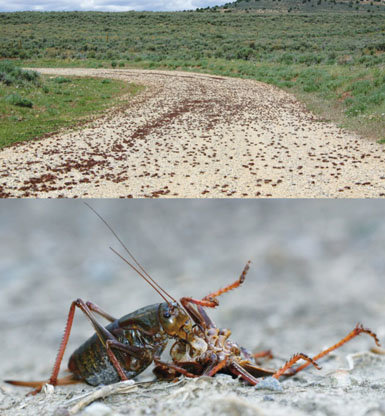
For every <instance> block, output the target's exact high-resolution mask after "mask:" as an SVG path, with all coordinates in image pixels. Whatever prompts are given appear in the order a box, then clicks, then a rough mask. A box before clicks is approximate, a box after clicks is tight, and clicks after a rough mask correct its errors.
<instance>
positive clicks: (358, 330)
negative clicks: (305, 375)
mask: <svg viewBox="0 0 385 416" xmlns="http://www.w3.org/2000/svg"><path fill="white" fill-rule="evenodd" d="M360 334H368V335H370V336H371V337H372V338H373V339H374V342H375V343H376V345H377V346H380V341H379V340H378V338H377V335H376V334H375V333H374V332H373V331H371V330H370V329H367V328H364V327H363V326H362V324H357V325H356V327H355V328H354V329H353V331H351V332H349V334H348V335H346V337H345V338H342V339H341V341H338V342H337V343H336V344H334V345H333V346H331V347H330V348H327V349H326V350H324V351H321V352H320V353H319V354H317V355H315V356H314V357H313V360H319V359H320V358H322V357H325V355H327V354H329V353H331V352H332V351H334V350H336V349H337V348H340V347H342V345H344V344H346V343H347V342H348V341H350V340H351V339H353V338H355V337H357V336H358V335H360ZM309 365H310V363H305V364H302V365H300V366H299V367H297V368H292V369H291V370H290V371H289V372H288V374H285V375H289V376H291V375H294V374H297V373H298V372H299V371H302V370H304V369H305V368H306V367H308V366H309Z"/></svg>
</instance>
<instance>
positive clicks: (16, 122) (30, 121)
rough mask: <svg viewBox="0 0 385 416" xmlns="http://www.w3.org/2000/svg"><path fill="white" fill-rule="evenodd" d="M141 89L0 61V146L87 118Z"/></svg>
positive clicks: (130, 85) (117, 82) (49, 131)
mask: <svg viewBox="0 0 385 416" xmlns="http://www.w3.org/2000/svg"><path fill="white" fill-rule="evenodd" d="M140 88H141V87H138V86H137V85H134V84H127V83H126V82H121V81H115V80H109V79H93V78H73V77H71V78H67V77H52V76H40V75H39V74H38V73H37V72H35V71H25V70H22V69H21V68H19V67H17V66H15V65H14V63H12V62H9V61H0V148H2V147H4V146H8V145H10V144H13V143H15V142H20V141H23V140H28V139H33V138H38V137H41V136H43V135H45V134H48V133H52V132H55V131H57V130H58V129H60V128H61V127H64V126H74V125H76V124H78V123H81V122H84V121H87V120H89V119H90V117H91V116H94V115H95V114H97V113H98V112H100V111H101V110H103V109H104V108H106V107H110V106H112V105H114V104H119V102H118V99H119V97H121V96H122V95H124V94H131V95H134V94H136V93H137V92H138V91H139V89H140ZM122 103H123V102H122ZM122 103H120V105H122Z"/></svg>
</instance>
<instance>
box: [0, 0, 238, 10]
mask: <svg viewBox="0 0 385 416" xmlns="http://www.w3.org/2000/svg"><path fill="white" fill-rule="evenodd" d="M227 1H230V0H227ZM227 1H221V0H13V1H12V0H11V1H9V0H0V11H2V12H15V11H23V10H24V11H25V10H35V11H62V10H63V11H68V10H83V11H85V10H87V11H109V12H126V11H131V10H137V11H143V10H148V11H176V10H190V9H196V8H198V7H208V6H216V5H220V4H224V3H226V2H227Z"/></svg>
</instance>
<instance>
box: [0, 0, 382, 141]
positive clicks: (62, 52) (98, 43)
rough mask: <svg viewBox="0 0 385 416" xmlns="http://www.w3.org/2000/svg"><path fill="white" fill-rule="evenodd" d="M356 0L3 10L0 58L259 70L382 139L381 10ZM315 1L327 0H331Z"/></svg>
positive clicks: (253, 74) (324, 112)
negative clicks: (290, 8) (286, 7)
mask: <svg viewBox="0 0 385 416" xmlns="http://www.w3.org/2000/svg"><path fill="white" fill-rule="evenodd" d="M288 1H289V0H288ZM290 1H292V0H290ZM293 1H294V0H293ZM295 1H297V0H295ZM301 1H302V0H301ZM260 2H261V3H260ZM263 2H270V3H272V0H258V1H254V0H250V1H249V2H238V6H240V7H241V8H244V6H245V4H246V3H247V7H248V8H251V6H252V5H254V6H255V7H259V6H258V4H262V3H263ZM277 2H278V0H276V1H275V3H276V4H277ZM282 2H283V0H281V3H282ZM311 2H313V3H314V0H311V1H310V2H309V1H307V3H306V4H305V5H306V7H311ZM297 3H298V1H297ZM317 3H318V0H317ZM361 3H362V4H361ZM361 3H360V4H359V9H360V10H358V11H357V10H356V9H355V8H351V7H349V6H347V4H348V3H347V2H346V3H345V4H344V5H337V6H338V7H337V6H336V7H337V8H345V9H347V11H342V12H341V11H338V12H336V11H321V12H317V13H314V12H312V13H310V12H308V11H306V12H303V11H299V12H298V11H297V12H293V13H289V14H288V13H287V11H281V12H279V11H275V12H272V13H268V12H266V11H264V12H263V13H261V11H253V10H245V9H243V10H241V11H237V10H235V9H234V10H233V11H232V12H226V13H225V12H220V11H215V10H210V11H203V12H178V13H147V12H146V13H141V12H128V13H94V12H85V13H80V12H69V13H60V12H50V13H37V12H23V13H0V57H1V56H3V57H8V58H12V59H14V60H16V61H17V62H18V63H19V64H20V65H23V66H27V67H33V66H37V67H38V66H47V67H77V66H81V67H92V68H102V67H104V68H124V67H126V68H128V67H130V68H149V69H153V68H164V69H170V70H173V69H183V70H188V71H198V72H208V73H214V74H218V75H228V76H236V77H244V78H251V79H256V80H260V81H263V82H267V83H270V84H273V85H276V86H278V87H280V88H284V89H286V90H288V91H289V92H292V93H294V94H295V95H296V96H297V97H298V98H300V99H301V100H302V101H304V102H305V103H306V104H307V105H308V106H309V108H311V109H313V110H314V111H316V112H317V113H318V114H320V115H321V116H322V117H324V118H327V119H330V120H334V121H336V122H337V123H339V124H340V125H343V126H344V127H347V128H350V129H354V130H356V131H358V132H360V133H362V134H363V135H366V136H371V137H373V138H376V139H377V140H382V139H384V136H385V116H384V114H385V90H384V85H385V13H384V12H383V10H384V7H382V6H381V8H380V9H378V8H377V6H378V4H377V3H378V2H374V3H373V4H374V6H371V4H370V3H365V2H361ZM282 4H283V3H282ZM309 5H310V6H309ZM321 5H322V7H323V8H326V9H333V8H334V1H331V2H325V1H324V0H322V3H321V4H320V5H319V7H321ZM354 5H355V3H354ZM254 6H253V7H254ZM346 6H347V7H346ZM229 7H230V6H229ZM317 7H318V5H317ZM317 7H316V9H317V10H318V8H317ZM365 8H366V9H367V10H369V12H367V11H366V9H365ZM361 9H362V10H361ZM364 9H365V10H364ZM186 29H187V30H186Z"/></svg>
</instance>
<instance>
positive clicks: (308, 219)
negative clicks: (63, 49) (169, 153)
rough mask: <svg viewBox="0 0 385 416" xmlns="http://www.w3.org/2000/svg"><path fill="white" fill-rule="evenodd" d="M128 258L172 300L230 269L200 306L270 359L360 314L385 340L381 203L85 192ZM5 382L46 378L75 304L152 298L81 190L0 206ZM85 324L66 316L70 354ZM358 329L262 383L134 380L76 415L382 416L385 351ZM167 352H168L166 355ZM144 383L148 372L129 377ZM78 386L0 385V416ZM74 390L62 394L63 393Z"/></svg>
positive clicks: (53, 407) (332, 335) (203, 289)
mask: <svg viewBox="0 0 385 416" xmlns="http://www.w3.org/2000/svg"><path fill="white" fill-rule="evenodd" d="M92 205H93V206H94V207H95V208H96V209H97V210H98V211H99V212H100V213H101V214H103V215H104V216H105V218H106V219H107V220H108V221H110V222H111V224H112V225H113V226H114V227H115V229H117V230H118V232H119V233H120V235H121V237H122V238H123V240H124V241H125V242H126V243H127V245H128V246H129V247H130V248H131V249H132V250H133V252H134V254H136V256H137V257H138V259H139V260H140V261H141V262H142V264H143V265H144V266H145V267H146V268H147V269H148V271H149V272H150V273H151V274H152V276H153V277H154V278H156V279H157V281H158V282H159V283H160V284H161V285H162V286H164V287H165V288H166V289H167V290H169V291H170V292H171V293H172V295H173V296H175V297H177V298H179V297H181V296H186V295H187V296H189V295H192V296H195V297H198V298H200V297H203V296H204V295H206V294H207V293H209V291H211V290H214V289H217V288H219V287H223V286H224V285H226V284H227V283H229V282H232V281H233V280H235V279H236V278H237V276H238V275H239V273H240V271H241V270H242V268H243V266H244V264H245V263H246V261H247V260H249V259H250V260H251V261H252V266H251V269H250V272H249V274H248V276H247V279H246V281H245V283H244V285H243V286H242V287H240V288H238V289H237V290H234V291H232V292H230V293H228V294H226V295H223V296H222V298H221V299H220V301H221V303H220V305H219V307H218V308H217V309H216V310H215V311H210V316H212V317H213V318H214V320H215V322H216V323H217V324H218V326H220V327H225V328H226V327H227V328H230V329H231V330H232V331H233V335H232V339H234V340H236V341H237V342H239V343H240V344H241V345H243V346H244V347H246V348H248V349H250V350H261V349H266V348H271V349H272V351H273V353H274V354H275V357H276V358H275V359H273V360H272V362H270V363H269V366H272V367H278V366H280V365H282V363H283V362H284V361H285V359H287V358H289V357H290V356H291V355H292V354H293V353H296V352H303V353H306V354H309V355H312V354H315V353H317V352H318V351H320V350H321V349H322V348H323V347H325V346H329V345H331V344H333V343H335V342H336V341H337V340H339V339H340V338H342V337H343V336H345V335H346V334H347V333H348V332H349V331H350V330H351V329H353V327H354V326H355V324H356V323H357V322H362V323H363V324H364V325H365V326H367V327H369V328H371V329H373V330H374V331H376V332H377V334H378V336H379V338H380V340H381V341H382V343H384V341H385V325H384V316H385V292H384V283H383V282H384V274H385V273H384V272H385V257H384V247H385V221H384V212H385V210H384V208H385V207H384V203H383V202H382V201H375V200H372V201H363V200H357V201H322V200H318V201H315V200H313V201H298V200H296V201H291V200H282V201H258V200H254V201H250V200H247V201H245V200H195V201H192V200H177V201H167V200H151V201H150V200H146V201H143V200H130V201H119V200H115V201H110V200H106V201H94V202H92ZM0 210H1V216H0V218H1V220H0V231H1V235H2V236H3V238H2V239H1V243H0V250H1V253H2V255H1V260H0V283H1V291H0V310H1V314H0V327H1V333H2V337H3V342H2V343H1V347H0V349H1V357H2V360H1V361H0V374H1V379H24V380H32V379H35V380H36V379H46V378H47V377H48V376H49V374H50V371H51V368H52V365H53V361H54V359H55V355H56V352H57V348H58V345H59V343H60V339H61V336H62V333H63V330H64V324H65V320H66V316H67V313H68V309H69V305H70V303H71V301H72V300H74V299H76V298H77V297H81V298H83V299H86V300H92V301H93V302H95V303H97V304H99V305H100V306H102V307H103V308H104V309H105V310H107V311H108V312H110V313H111V314H112V315H116V316H121V315H124V314H126V313H128V312H131V311H134V310H136V309H138V308H140V307H142V306H144V305H148V304H152V303H155V302H158V301H160V298H159V296H158V295H157V294H156V293H154V291H153V290H152V289H151V288H150V287H148V285H146V284H145V282H143V281H142V280H141V279H139V278H138V277H137V276H136V275H135V274H134V272H132V271H131V270H129V269H128V267H126V265H125V264H124V263H123V262H121V260H120V259H119V258H117V257H116V256H115V255H114V254H113V253H111V252H110V250H109V249H108V247H109V246H110V245H112V246H113V247H115V248H119V246H118V243H117V242H116V241H115V240H114V238H113V237H112V236H111V234H110V233H109V231H108V230H106V228H105V226H104V225H103V224H102V223H101V222H100V221H99V220H98V218H96V217H95V215H94V214H93V213H92V212H91V211H90V210H89V209H88V208H87V207H86V206H84V205H83V204H81V203H80V202H77V201H28V200H24V201H3V202H2V203H1V204H0ZM91 334H92V329H91V327H90V325H89V323H88V322H87V320H86V319H85V318H84V316H82V315H81V314H80V313H77V315H76V316H75V322H74V326H73V332H72V336H71V338H70V342H69V346H68V352H67V354H66V356H65V359H64V362H63V363H64V365H63V370H64V369H65V363H66V361H67V359H68V357H69V354H70V353H71V352H72V351H73V350H74V349H75V348H76V347H77V346H79V345H80V344H81V343H82V342H84V341H85V339H87V337H89V336H90V335H91ZM373 345H374V343H373V342H372V339H371V338H369V337H368V336H365V335H363V336H360V337H358V338H356V339H354V340H353V341H351V342H350V343H348V344H346V345H345V346H344V347H343V348H341V349H340V350H337V351H336V352H335V353H334V354H332V355H331V356H330V357H329V359H325V360H322V361H320V364H321V365H322V370H321V371H317V370H315V369H308V370H306V371H303V372H302V373H300V374H298V376H296V377H295V378H292V379H288V380H286V381H282V382H281V386H282V388H283V390H282V391H274V390H268V389H258V390H256V389H255V388H253V387H251V386H247V385H244V384H242V383H241V382H240V381H239V380H236V379H235V380H233V379H231V378H230V377H228V376H225V375H220V376H218V377H215V378H213V379H208V378H200V379H197V380H184V379H181V380H180V382H179V383H169V382H165V383H154V384H148V385H146V384H142V385H138V386H136V388H134V389H132V390H129V391H127V392H126V393H125V394H117V395H113V396H109V397H107V398H106V399H104V400H100V401H97V402H96V403H94V404H92V405H90V406H88V407H87V408H86V409H85V410H83V411H82V413H81V414H83V415H124V414H132V415H144V414H149V415H152V414H154V415H168V416H169V415H174V414H175V415H180V414H181V413H182V412H183V414H185V415H206V416H210V415H214V414H226V415H239V414H242V415H243V414H245V415H267V414H269V415H305V414H309V413H311V414H312V415H346V414H354V415H371V416H372V415H384V414H385V384H384V382H385V356H383V355H379V354H373V353H371V352H369V350H370V348H371V347H372V346H373ZM164 358H165V359H167V354H166V355H165V357H164ZM145 380H152V374H151V371H150V369H149V370H148V371H147V372H146V373H145V374H143V375H142V376H140V377H139V378H138V380H137V381H139V382H141V381H145ZM96 390H97V389H96V388H93V387H89V386H87V385H84V384H78V385H74V386H67V387H58V388H56V389H55V391H54V392H53V393H51V394H48V393H47V394H44V393H42V394H39V395H37V396H34V397H30V396H29V397H25V393H26V391H27V390H26V389H23V388H16V387H13V386H9V385H7V384H4V383H0V413H1V414H2V415H3V414H4V415H10V416H14V415H20V416H24V415H31V414H39V415H52V414H56V415H59V414H68V412H67V413H65V412H63V410H62V409H63V408H67V409H69V408H71V407H72V406H73V405H74V404H76V403H77V402H78V397H79V396H82V395H84V394H85V393H87V392H95V391H96ZM70 400H73V401H72V402H71V401H70ZM72 414H74V413H72Z"/></svg>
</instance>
